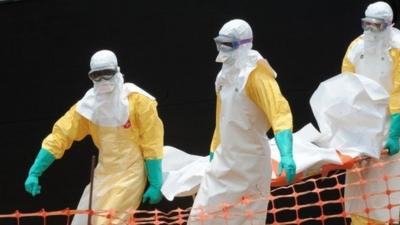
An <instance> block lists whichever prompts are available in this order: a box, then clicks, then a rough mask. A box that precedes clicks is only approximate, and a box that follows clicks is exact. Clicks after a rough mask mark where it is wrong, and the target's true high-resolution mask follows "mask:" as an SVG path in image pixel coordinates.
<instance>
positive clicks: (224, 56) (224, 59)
mask: <svg viewBox="0 0 400 225" xmlns="http://www.w3.org/2000/svg"><path fill="white" fill-rule="evenodd" d="M231 58H232V54H231V53H228V52H222V51H219V52H218V55H217V58H216V59H215V62H217V63H228V64H229V62H230V61H231Z"/></svg>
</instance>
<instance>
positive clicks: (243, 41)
mask: <svg viewBox="0 0 400 225" xmlns="http://www.w3.org/2000/svg"><path fill="white" fill-rule="evenodd" d="M252 41H253V38H247V39H243V40H240V41H239V45H242V44H246V43H251V42H252Z"/></svg>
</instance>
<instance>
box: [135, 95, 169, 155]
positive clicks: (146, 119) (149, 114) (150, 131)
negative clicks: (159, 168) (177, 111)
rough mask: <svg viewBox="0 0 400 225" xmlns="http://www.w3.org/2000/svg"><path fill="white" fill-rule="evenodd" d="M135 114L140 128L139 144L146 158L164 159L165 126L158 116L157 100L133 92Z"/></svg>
mask: <svg viewBox="0 0 400 225" xmlns="http://www.w3.org/2000/svg"><path fill="white" fill-rule="evenodd" d="M131 96H132V97H134V99H135V100H134V101H135V103H134V106H135V107H134V116H135V121H136V123H137V126H138V128H139V142H140V143H139V146H140V149H141V151H142V154H143V157H144V159H145V160H148V159H162V157H163V146H164V126H163V123H162V121H161V119H160V117H159V116H158V112H157V102H156V101H155V100H152V99H150V98H148V97H147V96H144V95H141V94H133V95H131Z"/></svg>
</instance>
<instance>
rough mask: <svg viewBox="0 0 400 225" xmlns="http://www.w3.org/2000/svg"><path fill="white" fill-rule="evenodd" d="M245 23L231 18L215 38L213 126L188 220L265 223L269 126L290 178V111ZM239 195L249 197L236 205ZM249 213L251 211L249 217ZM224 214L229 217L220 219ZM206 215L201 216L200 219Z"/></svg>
mask: <svg viewBox="0 0 400 225" xmlns="http://www.w3.org/2000/svg"><path fill="white" fill-rule="evenodd" d="M252 39H253V34H252V30H251V27H250V26H249V24H248V23H247V22H245V21H243V20H240V19H235V20H231V21H229V22H228V23H226V24H225V25H224V26H223V27H222V28H221V30H220V31H219V35H218V37H216V38H215V42H216V44H217V49H218V51H219V54H218V56H217V59H216V61H217V62H219V63H222V69H221V71H220V72H219V74H218V76H217V79H216V83H215V84H216V93H217V113H216V128H215V132H214V137H213V140H212V144H211V153H210V158H211V159H212V161H211V164H210V167H208V168H207V169H206V171H205V175H204V177H203V180H202V182H201V184H200V188H199V191H198V193H197V196H196V199H195V201H194V204H193V207H192V211H191V215H190V218H189V221H188V224H189V225H193V224H210V225H211V224H213V225H219V224H221V225H222V224H229V225H244V224H253V225H261V224H263V225H264V224H265V222H266V211H267V208H268V201H267V200H266V199H265V197H267V196H268V195H269V193H270V181H271V173H272V171H271V153H270V147H269V144H268V139H267V137H266V132H267V131H268V130H269V129H270V127H271V126H272V128H273V130H274V133H275V140H276V142H277V144H278V147H279V150H280V153H281V162H280V165H279V170H280V171H283V170H284V171H285V172H286V178H287V180H288V182H291V181H293V180H294V176H295V174H296V165H295V162H294V160H293V156H292V114H291V111H290V107H289V104H288V102H287V101H286V99H285V98H284V97H283V96H282V94H281V92H280V90H279V86H278V84H277V82H276V80H275V77H276V73H275V72H274V70H273V69H272V68H271V66H270V65H269V64H268V62H267V60H265V59H263V57H262V56H261V55H260V54H259V53H258V52H257V51H255V50H252V49H251V48H252ZM242 197H248V198H249V199H251V200H250V201H249V202H248V203H247V204H240V201H241V199H242ZM248 213H250V214H251V213H254V214H253V216H252V218H251V219H249V217H248V216H246V215H248ZM224 215H228V216H227V217H226V218H224ZM205 218H206V219H205Z"/></svg>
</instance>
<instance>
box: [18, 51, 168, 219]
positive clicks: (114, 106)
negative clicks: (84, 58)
mask: <svg viewBox="0 0 400 225" xmlns="http://www.w3.org/2000/svg"><path fill="white" fill-rule="evenodd" d="M90 69H91V70H90V72H89V78H90V79H91V80H92V81H93V88H91V89H90V90H89V91H87V92H86V94H85V96H84V97H83V98H82V99H81V100H80V101H79V102H77V103H76V104H75V105H74V106H72V107H71V109H70V110H69V111H68V112H67V113H66V114H65V115H64V116H63V117H61V118H60V119H59V120H58V121H57V122H56V123H55V125H54V127H53V131H52V133H51V134H49V135H48V136H47V137H46V138H45V139H44V140H43V142H42V148H41V150H40V151H39V154H38V156H37V157H36V160H35V162H34V163H33V165H32V167H31V168H30V170H29V175H28V178H27V179H26V181H25V189H26V191H27V192H29V193H30V194H31V195H32V196H35V195H38V194H40V192H41V186H40V185H39V177H40V176H41V175H42V174H43V172H44V171H45V170H46V169H47V168H48V167H49V166H50V165H51V164H52V163H53V162H54V161H55V159H60V158H61V157H62V156H63V154H64V152H65V150H67V149H69V148H70V147H71V145H72V143H73V142H74V141H80V140H82V139H83V138H84V137H85V136H87V135H90V136H91V137H92V139H93V142H94V144H95V145H96V147H97V148H98V149H99V161H98V164H97V166H96V169H95V171H94V182H93V204H92V209H93V210H94V211H97V212H99V211H102V210H115V211H114V212H115V215H114V216H113V217H112V218H107V215H106V214H107V213H105V214H103V215H97V214H95V215H94V216H92V221H91V224H93V225H108V224H113V225H116V224H126V223H127V220H128V219H129V216H130V214H129V213H130V210H134V209H136V208H137V207H139V205H140V203H141V201H143V202H147V201H148V202H149V203H150V204H156V203H158V202H159V201H160V200H161V198H162V194H161V191H160V189H161V185H162V173H161V159H162V156H163V135H164V129H163V124H162V121H161V120H160V118H159V117H158V113H157V102H156V100H155V99H154V97H152V96H151V95H149V94H148V93H147V92H145V91H144V90H142V89H140V88H139V87H137V86H136V85H134V84H132V83H124V78H123V75H122V73H121V72H120V69H119V67H118V61H117V57H116V56H115V54H114V53H113V52H112V51H109V50H101V51H98V52H96V53H95V54H94V55H93V56H92V58H91V61H90ZM146 174H147V178H148V181H149V186H148V188H147V190H146V192H145V193H144V194H143V192H144V190H145V187H146V183H147V182H146ZM89 189H90V188H89V185H88V186H87V187H86V188H85V190H84V192H83V195H82V197H81V200H80V202H79V205H78V209H82V210H84V209H88V205H89ZM87 222H88V221H87V216H86V215H76V216H75V217H74V219H73V221H72V225H85V224H87Z"/></svg>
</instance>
